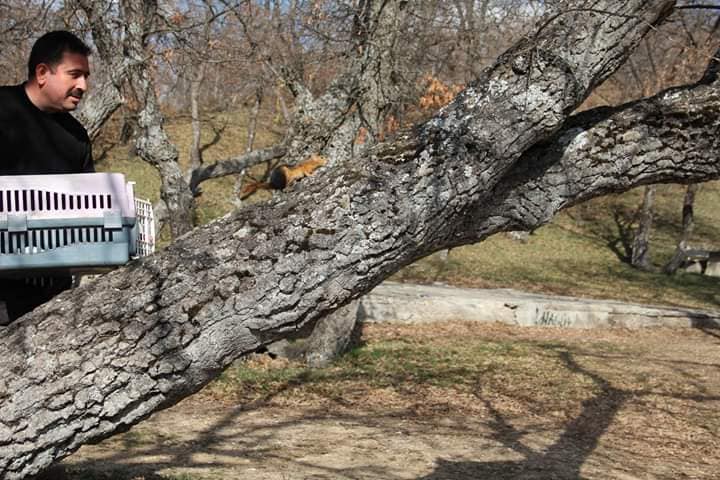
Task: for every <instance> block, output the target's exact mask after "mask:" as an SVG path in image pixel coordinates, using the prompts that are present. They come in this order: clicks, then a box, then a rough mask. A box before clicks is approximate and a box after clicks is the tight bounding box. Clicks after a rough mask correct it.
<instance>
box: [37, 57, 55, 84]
mask: <svg viewBox="0 0 720 480" xmlns="http://www.w3.org/2000/svg"><path fill="white" fill-rule="evenodd" d="M50 73H52V70H51V69H50V66H49V65H48V64H46V63H39V64H38V65H37V66H36V67H35V80H36V81H37V84H38V85H39V86H41V87H42V86H44V85H45V84H46V83H47V77H48V75H49V74H50Z"/></svg>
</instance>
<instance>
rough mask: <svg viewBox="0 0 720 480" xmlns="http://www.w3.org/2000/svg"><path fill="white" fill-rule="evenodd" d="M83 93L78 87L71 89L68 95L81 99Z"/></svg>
mask: <svg viewBox="0 0 720 480" xmlns="http://www.w3.org/2000/svg"><path fill="white" fill-rule="evenodd" d="M83 93H84V92H83V91H82V90H80V89H79V88H78V89H75V90H71V91H70V95H69V96H70V97H76V98H78V99H81V98H82V97H83Z"/></svg>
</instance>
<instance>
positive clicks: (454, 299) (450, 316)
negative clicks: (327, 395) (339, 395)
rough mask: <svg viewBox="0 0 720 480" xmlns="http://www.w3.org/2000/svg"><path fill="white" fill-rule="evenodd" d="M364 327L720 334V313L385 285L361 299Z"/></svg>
mask: <svg viewBox="0 0 720 480" xmlns="http://www.w3.org/2000/svg"><path fill="white" fill-rule="evenodd" d="M359 319H360V320H361V321H364V322H396V323H425V322H433V321H451V320H460V321H472V322H503V323H507V324H511V325H526V326H559V327H573V328H591V327H626V328H639V327H656V326H667V327H709V328H720V311H709V312H708V311H701V310H693V309H686V308H671V307H654V306H647V305H638V304H628V303H623V302H613V301H604V300H588V299H580V298H572V297H553V296H546V295H537V294H531V293H525V292H519V291H516V290H510V289H496V290H480V289H468V288H454V287H447V286H434V285H433V286H428V285H412V284H402V283H393V282H385V283H383V284H382V285H379V286H378V287H376V288H375V289H374V290H373V291H372V292H370V293H369V294H367V295H366V296H365V297H363V298H362V300H361V302H360V307H359Z"/></svg>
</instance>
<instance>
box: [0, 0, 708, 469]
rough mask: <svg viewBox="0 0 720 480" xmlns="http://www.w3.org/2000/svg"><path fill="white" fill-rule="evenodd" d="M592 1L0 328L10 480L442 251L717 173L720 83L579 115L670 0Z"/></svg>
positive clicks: (0, 436)
mask: <svg viewBox="0 0 720 480" xmlns="http://www.w3.org/2000/svg"><path fill="white" fill-rule="evenodd" d="M593 5H594V7H593V8H594V10H593V11H592V12H587V11H573V12H570V13H567V14H565V15H563V18H562V21H558V20H557V19H555V20H553V21H549V22H548V23H547V24H546V25H544V27H543V28H541V29H540V30H539V31H538V32H537V34H536V35H535V36H532V37H528V38H527V39H525V40H523V41H522V42H520V43H519V44H518V45H516V46H515V47H513V48H512V49H510V50H509V51H508V52H506V53H505V54H504V55H503V56H501V57H500V58H499V59H498V61H497V62H496V64H495V65H494V66H493V67H492V68H490V69H488V70H487V71H486V72H485V74H484V75H483V76H482V78H480V79H479V80H478V82H476V83H475V84H474V85H472V86H471V87H470V88H468V89H467V90H465V91H464V92H463V93H461V94H460V95H459V97H458V98H457V99H456V100H455V101H454V102H453V103H452V104H451V105H449V106H448V107H447V108H445V109H444V110H443V111H442V112H441V113H440V114H439V115H438V116H437V117H435V118H434V119H432V120H431V121H430V122H428V123H427V124H425V125H423V126H421V127H419V128H417V129H416V130H414V131H413V132H412V133H406V134H404V135H401V136H400V137H399V138H398V139H396V140H395V141H393V142H389V143H384V144H381V145H379V146H377V147H375V148H373V149H372V150H371V151H369V152H367V153H366V155H364V156H363V157H362V158H358V159H357V160H356V161H355V162H351V163H350V164H347V165H337V166H335V167H332V168H329V169H328V170H327V172H326V173H325V175H322V176H314V177H312V178H310V179H308V181H307V183H306V185H305V188H303V189H302V190H293V191H292V192H291V193H290V194H288V195H284V196H281V197H278V198H276V199H274V200H273V201H271V202H269V203H268V204H265V205H253V206H250V207H248V208H246V209H244V210H241V211H239V212H236V213H235V214H233V215H228V216H226V217H223V218H221V219H218V220H216V221H215V222H212V223H210V224H208V225H206V226H204V227H202V228H199V229H196V230H195V231H194V232H192V233H190V234H187V235H184V236H182V237H180V238H179V239H177V240H176V241H175V242H174V243H173V244H172V245H170V246H169V247H168V248H167V249H166V250H164V251H163V252H161V253H159V254H157V255H155V256H152V257H147V258H144V259H142V260H139V261H135V262H132V263H131V264H130V265H128V266H127V267H125V268H123V269H120V270H118V271H115V272H112V273H110V274H108V275H105V276H103V277H101V278H99V279H98V280H97V281H95V282H94V283H92V284H89V285H86V286H82V287H80V288H78V289H76V290H74V291H69V292H65V293H63V294H61V295H60V296H59V297H57V298H56V299H55V300H53V301H52V302H50V303H48V304H45V305H43V306H41V307H39V308H38V309H36V310H35V311H34V312H32V313H30V314H28V315H26V316H25V317H23V318H22V319H21V320H19V321H17V322H16V323H14V324H12V325H10V326H9V327H6V328H5V329H4V330H2V331H0V349H2V351H3V357H2V360H1V361H0V475H2V477H3V478H5V479H8V480H11V479H18V478H23V477H25V476H27V475H30V474H33V473H36V472H38V471H39V470H41V469H42V468H44V467H46V466H48V465H49V464H50V463H51V462H52V461H54V460H56V459H58V458H62V457H64V456H66V455H68V454H70V453H72V452H73V451H75V450H76V449H77V448H78V447H79V446H80V445H82V444H83V443H87V442H90V441H96V440H99V439H101V438H104V437H107V436H109V435H111V434H112V433H114V432H116V431H118V430H120V429H124V428H127V427H128V426H129V425H132V424H134V423H137V422H139V421H140V420H142V419H143V418H145V417H147V416H148V415H150V414H151V413H152V412H153V411H155V410H157V409H160V408H163V407H167V406H169V405H172V404H174V403H176V402H177V401H179V400H180V399H181V398H184V397H186V396H187V395H190V394H191V393H193V392H195V391H197V390H198V389H200V388H202V386H204V385H205V384H206V383H207V382H209V381H210V380H212V379H213V378H214V377H215V376H217V375H218V374H219V373H220V372H221V371H222V370H223V369H224V368H225V367H227V366H228V365H229V364H230V363H231V362H232V361H233V360H234V359H236V358H237V357H239V356H241V355H243V354H246V353H248V352H252V351H254V350H256V349H258V348H260V347H261V346H263V345H267V344H268V343H270V342H273V341H276V340H278V339H280V338H283V337H285V336H289V335H292V334H293V333H294V332H296V331H297V330H299V329H302V328H304V327H307V326H308V325H311V324H312V323H314V322H316V321H317V320H318V319H320V318H322V317H324V316H325V315H328V314H329V313H331V312H333V311H335V310H336V309H338V308H339V307H341V306H343V305H346V304H348V303H349V302H351V301H352V300H353V299H355V298H357V297H359V296H361V295H362V294H364V293H366V292H367V291H369V290H370V289H371V288H373V287H374V286H375V285H377V284H378V283H379V282H381V281H382V280H383V279H385V278H387V277H388V276H389V275H391V274H392V273H393V272H395V271H397V270H398V269H400V268H401V267H403V266H405V265H407V264H408V263H410V262H412V261H414V260H416V259H418V258H420V257H423V256H425V255H428V254H430V253H432V252H434V251H437V250H439V249H443V248H448V247H452V246H455V245H461V244H467V243H471V242H476V241H479V240H482V239H484V238H487V236H489V235H492V234H494V233H497V232H500V231H508V230H522V229H533V228H537V227H538V226H539V225H541V224H543V223H545V222H547V221H548V220H549V219H550V218H551V217H552V216H553V215H554V214H555V213H557V211H559V210H560V209H562V208H565V207H567V206H570V205H573V204H575V203H578V202H580V201H583V200H586V199H588V198H592V197H594V196H598V195H603V194H607V193H610V192H617V191H624V190H627V189H629V188H631V187H633V186H637V185H646V184H652V183H659V182H669V181H678V182H686V183H690V182H698V181H705V180H709V179H714V178H720V162H718V158H720V140H718V139H720V135H719V134H720V120H719V119H718V118H719V115H718V113H719V112H720V93H719V90H718V82H717V78H716V74H715V73H713V74H709V75H707V76H706V79H705V81H706V83H704V84H698V85H694V86H689V87H686V88H679V89H674V90H671V91H669V92H665V93H662V94H660V95H658V96H656V97H654V98H652V99H648V100H646V101H639V102H636V103H633V104H629V105H625V106H622V107H618V108H614V109H600V110H593V111H588V112H585V113H583V114H579V115H577V116H575V117H572V118H570V119H567V115H568V114H569V112H571V111H573V110H574V109H575V107H577V105H579V103H580V102H581V101H582V100H583V99H584V98H585V97H586V96H587V94H588V92H589V91H590V90H591V89H592V88H593V87H595V86H596V85H597V84H598V83H600V82H602V81H603V80H604V79H605V78H607V76H608V75H610V73H611V72H612V71H613V70H615V69H616V68H617V66H618V65H620V64H621V63H622V61H623V59H624V58H625V57H626V56H627V55H628V52H629V51H630V49H631V48H632V46H634V45H635V44H636V43H637V42H638V41H639V39H641V38H642V36H643V35H645V33H646V32H647V31H648V30H649V29H650V28H652V25H653V24H655V23H656V22H658V21H659V20H660V19H661V18H662V17H663V16H664V15H666V14H667V13H668V9H669V7H671V6H672V5H673V2H672V1H659V0H658V1H650V2H649V1H640V0H635V1H627V0H623V1H620V0H615V1H611V0H606V1H601V2H594V3H593ZM610 11H612V12H615V14H609V13H607V12H610ZM600 12H602V13H600ZM566 120H567V121H566Z"/></svg>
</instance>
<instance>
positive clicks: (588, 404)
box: [418, 351, 635, 480]
mask: <svg viewBox="0 0 720 480" xmlns="http://www.w3.org/2000/svg"><path fill="white" fill-rule="evenodd" d="M557 353H558V355H559V357H560V358H561V359H562V361H563V363H564V364H565V367H566V368H567V369H568V370H570V371H571V372H575V373H578V374H581V375H583V376H586V377H588V378H590V379H592V381H593V382H594V383H595V384H596V386H597V387H598V388H599V393H598V394H597V395H596V396H594V397H591V398H589V399H587V400H585V401H584V402H582V410H581V412H580V414H579V415H578V416H577V417H575V418H574V419H573V420H571V421H570V422H569V423H567V424H566V425H565V428H564V430H563V432H562V434H561V435H560V437H559V438H558V439H557V440H556V441H555V443H553V444H552V445H551V446H550V447H548V448H547V449H545V450H543V451H536V450H533V449H531V448H529V447H527V446H525V445H523V444H522V443H521V441H520V439H521V438H522V437H523V436H524V434H525V432H520V431H518V430H516V429H515V428H514V427H513V426H512V425H511V424H510V423H509V422H508V421H507V420H506V419H505V418H504V417H503V416H502V415H501V414H500V412H498V411H497V410H496V409H495V408H494V407H493V406H492V404H491V403H490V402H489V401H488V400H486V399H484V398H482V396H478V398H479V399H480V400H481V401H483V402H484V403H485V405H486V406H487V408H488V410H489V411H490V413H491V417H492V418H491V420H490V422H489V425H490V426H491V427H492V429H493V431H494V432H495V433H494V434H493V435H492V437H493V439H494V440H496V441H498V442H500V443H501V444H503V445H504V446H505V447H507V448H509V449H511V450H512V451H514V452H516V453H518V454H520V455H522V456H523V457H524V459H523V460H519V461H513V460H511V461H499V462H470V461H461V462H453V461H448V460H443V459H439V460H438V462H437V466H436V467H435V470H434V471H433V472H432V473H430V474H429V475H426V476H423V477H420V479H418V480H444V479H461V478H477V479H484V478H487V479H490V478H518V479H521V478H522V479H547V478H554V479H576V478H581V475H580V469H581V467H582V466H583V464H584V463H585V461H586V459H587V458H588V457H589V456H590V454H591V453H592V452H593V451H594V450H595V448H596V447H597V445H598V442H599V440H600V437H601V436H602V435H603V433H604V432H605V431H606V430H607V428H608V427H609V425H610V424H611V423H612V421H613V419H614V418H615V415H616V414H617V412H618V411H619V410H620V408H622V406H623V404H624V403H625V401H626V399H627V398H628V397H629V396H632V395H634V394H635V393H634V392H626V391H623V390H620V389H618V388H614V387H613V386H611V385H610V383H609V382H608V381H607V380H605V379H604V378H602V377H601V376H600V375H597V374H595V373H593V372H590V371H588V370H587V369H584V368H582V367H581V366H580V365H579V364H578V363H577V362H576V361H575V359H574V358H573V356H572V354H571V353H569V352H567V351H559V352H557Z"/></svg>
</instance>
